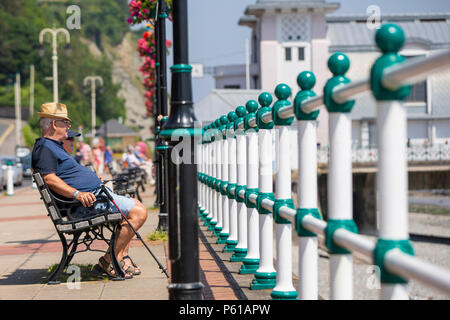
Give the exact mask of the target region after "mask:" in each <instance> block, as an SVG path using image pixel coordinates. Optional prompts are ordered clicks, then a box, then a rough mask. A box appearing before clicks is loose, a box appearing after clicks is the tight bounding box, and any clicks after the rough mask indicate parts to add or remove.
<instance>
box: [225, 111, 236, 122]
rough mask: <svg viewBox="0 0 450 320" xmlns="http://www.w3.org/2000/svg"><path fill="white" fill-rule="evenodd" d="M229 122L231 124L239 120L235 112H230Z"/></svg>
mask: <svg viewBox="0 0 450 320" xmlns="http://www.w3.org/2000/svg"><path fill="white" fill-rule="evenodd" d="M227 116H228V120H229V121H230V122H234V120H236V119H237V114H236V112H235V111H230V112H228V115H227Z"/></svg>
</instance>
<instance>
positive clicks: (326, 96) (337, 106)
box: [323, 52, 355, 113]
mask: <svg viewBox="0 0 450 320" xmlns="http://www.w3.org/2000/svg"><path fill="white" fill-rule="evenodd" d="M328 68H329V69H330V71H331V73H332V74H333V77H331V78H330V79H328V81H327V83H326V84H325V87H324V88H323V100H324V104H325V106H326V107H327V110H328V112H344V113H348V112H350V111H352V109H353V106H354V105H355V100H349V101H346V102H344V103H336V102H335V101H334V99H333V90H334V88H335V87H337V86H339V85H342V84H348V83H350V79H349V78H347V77H346V76H345V73H346V72H347V71H348V69H349V68H350V59H349V58H348V57H347V55H346V54H344V53H342V52H336V53H333V54H332V55H331V56H330V58H328Z"/></svg>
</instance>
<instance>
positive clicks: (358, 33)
mask: <svg viewBox="0 0 450 320" xmlns="http://www.w3.org/2000/svg"><path fill="white" fill-rule="evenodd" d="M387 22H392V23H395V24H397V25H398V26H400V27H401V28H402V29H403V31H404V32H405V36H406V43H407V44H408V43H418V44H421V45H423V46H425V47H426V48H428V49H430V50H433V49H443V48H450V13H420V14H385V15H382V16H381V23H387ZM327 28H328V31H327V37H328V39H329V41H330V47H329V50H330V52H334V51H347V52H348V51H374V50H377V49H376V46H375V43H374V38H375V32H376V29H375V28H373V29H370V28H368V27H367V16H362V15H358V16H356V15H354V16H348V15H347V16H331V17H327Z"/></svg>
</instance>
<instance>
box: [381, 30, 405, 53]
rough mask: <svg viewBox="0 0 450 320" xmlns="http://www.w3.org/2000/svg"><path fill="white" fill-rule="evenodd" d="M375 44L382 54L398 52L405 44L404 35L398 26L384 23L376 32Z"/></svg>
mask: <svg viewBox="0 0 450 320" xmlns="http://www.w3.org/2000/svg"><path fill="white" fill-rule="evenodd" d="M375 42H376V44H377V47H378V48H379V49H380V50H381V52H383V53H390V52H398V51H400V49H401V48H402V47H403V44H404V43H405V33H404V32H403V30H402V28H400V27H399V26H397V25H395V24H393V23H386V24H383V25H382V26H381V27H380V28H379V29H378V30H377V32H376V34H375Z"/></svg>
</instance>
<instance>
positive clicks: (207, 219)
mask: <svg viewBox="0 0 450 320" xmlns="http://www.w3.org/2000/svg"><path fill="white" fill-rule="evenodd" d="M205 142H206V154H205V158H206V165H205V167H206V178H205V201H206V212H207V213H208V214H207V215H206V217H205V223H204V226H206V227H209V226H210V222H211V219H212V190H211V187H210V185H211V180H212V141H211V126H210V125H208V126H206V132H205Z"/></svg>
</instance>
